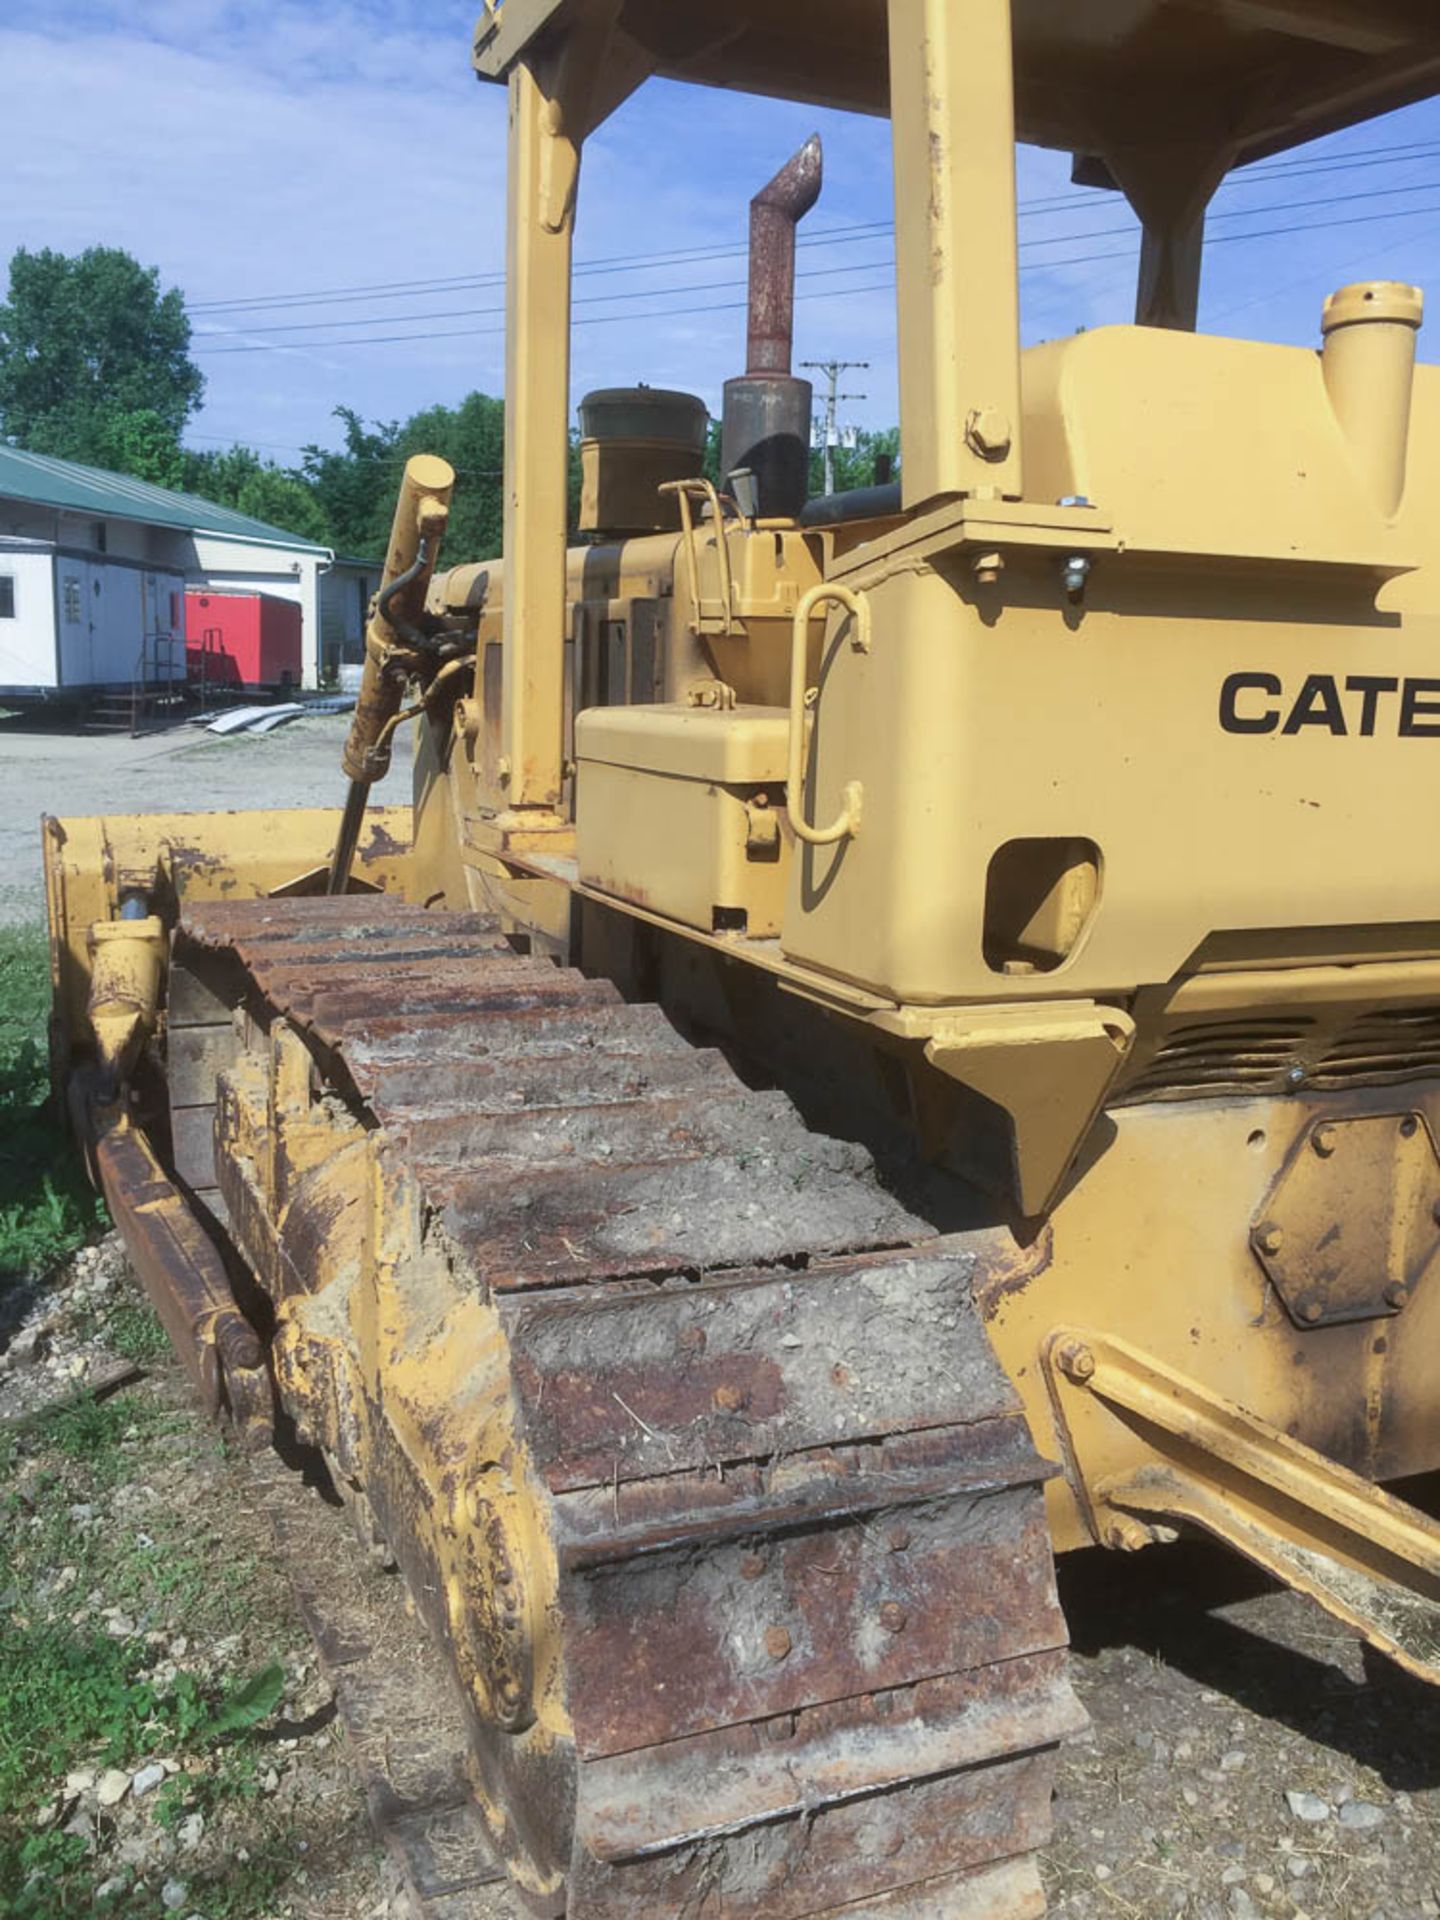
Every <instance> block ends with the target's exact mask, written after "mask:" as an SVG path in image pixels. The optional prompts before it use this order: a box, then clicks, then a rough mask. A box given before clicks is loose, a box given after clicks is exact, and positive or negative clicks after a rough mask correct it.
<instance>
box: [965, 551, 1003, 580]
mask: <svg viewBox="0 0 1440 1920" xmlns="http://www.w3.org/2000/svg"><path fill="white" fill-rule="evenodd" d="M970 564H971V567H972V568H973V570H974V573H975V583H976V585H977V586H981V587H993V586H994V585H995V583H996V581H997V580H998V579H999V578H1000V576H1001V574H1002V573H1003V572H1004V571H1005V556H1004V554H1003V553H977V554H976V556H975V558H974V559H973V560H972V561H971V563H970Z"/></svg>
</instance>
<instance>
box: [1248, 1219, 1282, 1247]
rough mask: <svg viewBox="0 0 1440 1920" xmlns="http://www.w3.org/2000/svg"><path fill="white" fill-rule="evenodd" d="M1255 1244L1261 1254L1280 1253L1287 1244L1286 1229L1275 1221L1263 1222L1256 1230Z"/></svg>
mask: <svg viewBox="0 0 1440 1920" xmlns="http://www.w3.org/2000/svg"><path fill="white" fill-rule="evenodd" d="M1255 1244H1256V1246H1257V1247H1258V1248H1259V1249H1260V1251H1261V1253H1279V1251H1280V1249H1281V1247H1283V1246H1284V1244H1285V1229H1284V1228H1283V1227H1281V1226H1277V1225H1276V1223H1275V1222H1274V1221H1273V1220H1263V1221H1261V1223H1260V1225H1259V1226H1258V1227H1257V1228H1256V1229H1255Z"/></svg>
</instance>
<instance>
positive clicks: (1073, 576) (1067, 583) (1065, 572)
mask: <svg viewBox="0 0 1440 1920" xmlns="http://www.w3.org/2000/svg"><path fill="white" fill-rule="evenodd" d="M1090 566H1091V562H1090V559H1089V556H1088V555H1086V554H1083V553H1072V554H1071V555H1070V558H1069V559H1068V560H1066V561H1065V562H1064V563H1063V564H1062V566H1061V568H1060V580H1061V584H1062V585H1063V586H1064V588H1065V597H1066V598H1067V599H1068V600H1083V599H1084V597H1085V583H1086V581H1087V580H1088V579H1089V578H1090Z"/></svg>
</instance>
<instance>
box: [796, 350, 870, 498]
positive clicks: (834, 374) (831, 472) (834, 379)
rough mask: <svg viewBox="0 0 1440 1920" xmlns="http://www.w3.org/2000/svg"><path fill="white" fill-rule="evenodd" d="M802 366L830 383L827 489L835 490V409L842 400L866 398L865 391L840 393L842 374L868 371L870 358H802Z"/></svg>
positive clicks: (827, 408) (826, 433)
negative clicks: (820, 375)
mask: <svg viewBox="0 0 1440 1920" xmlns="http://www.w3.org/2000/svg"><path fill="white" fill-rule="evenodd" d="M800 364H801V366H802V367H809V368H811V369H813V371H814V372H816V373H823V374H824V375H825V378H826V379H827V380H828V381H829V383H830V391H829V393H828V395H827V396H826V400H825V491H826V493H833V492H834V491H835V409H836V407H837V406H839V404H840V402H841V401H842V400H864V399H865V398H866V395H865V394H863V393H839V392H837V388H838V387H839V385H840V376H841V374H842V373H845V372H847V371H848V370H849V369H850V368H852V367H853V368H856V369H858V370H860V371H862V372H866V373H868V372H869V370H870V362H869V361H868V360H802V361H801V362H800Z"/></svg>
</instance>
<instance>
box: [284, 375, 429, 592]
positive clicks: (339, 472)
mask: <svg viewBox="0 0 1440 1920" xmlns="http://www.w3.org/2000/svg"><path fill="white" fill-rule="evenodd" d="M335 418H336V419H337V420H339V421H340V422H341V423H342V425H343V426H344V428H345V445H344V447H343V448H342V449H341V450H340V451H339V452H330V451H328V450H327V449H325V448H323V447H316V446H309V447H306V449H305V451H304V455H303V456H302V459H301V465H300V471H301V476H302V478H303V479H304V481H305V484H306V485H307V486H308V487H309V488H310V492H311V495H312V497H313V498H314V500H315V503H316V505H317V506H318V507H319V509H320V513H321V515H322V517H323V519H324V522H325V525H326V526H327V528H328V529H329V544H330V545H331V546H332V547H333V548H334V549H335V551H336V552H337V553H348V554H355V555H357V556H358V557H359V558H361V559H366V560H368V559H371V558H377V559H378V558H379V557H380V556H381V555H382V554H383V553H384V552H385V549H386V547H387V546H388V545H389V542H390V522H391V520H392V519H393V518H394V514H395V489H396V486H397V485H398V483H399V479H400V469H401V467H402V466H403V465H404V457H403V456H402V455H401V454H400V452H399V440H400V426H399V423H398V422H397V421H394V420H391V421H387V422H384V423H381V422H379V421H372V422H371V424H370V425H369V426H368V427H367V426H366V424H365V422H364V421H363V420H362V419H361V418H360V415H359V414H358V413H356V411H355V409H354V408H353V407H336V408H335Z"/></svg>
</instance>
